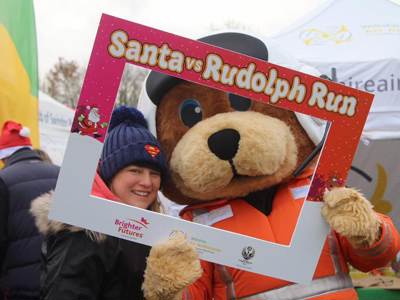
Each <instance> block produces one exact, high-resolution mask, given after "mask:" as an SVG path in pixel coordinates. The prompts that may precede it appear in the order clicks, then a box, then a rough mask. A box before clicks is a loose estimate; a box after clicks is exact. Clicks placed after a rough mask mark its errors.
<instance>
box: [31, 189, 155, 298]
mask: <svg viewBox="0 0 400 300" xmlns="http://www.w3.org/2000/svg"><path fill="white" fill-rule="evenodd" d="M50 202H51V195H47V196H43V197H40V198H38V199H37V200H35V201H34V203H33V204H32V213H33V214H34V215H35V218H36V224H37V226H38V227H39V230H40V231H41V232H42V233H43V234H44V235H45V236H46V238H45V241H44V243H43V247H42V254H43V264H42V273H41V279H40V281H41V299H43V300H64V299H65V300H67V299H68V300H71V299H84V300H92V299H93V300H94V299H96V300H100V299H101V300H106V299H107V300H108V299H115V300H121V299H122V300H125V299H127V300H128V299H139V300H140V299H143V294H142V291H141V286H142V283H143V273H144V270H145V267H146V258H147V256H148V254H149V250H150V247H148V246H145V245H141V244H137V243H134V242H130V241H125V240H122V239H118V238H114V237H110V236H106V235H103V234H100V233H95V232H92V231H88V230H85V229H81V228H78V227H74V226H70V225H66V224H63V223H60V222H56V221H49V220H48V219H47V213H48V207H49V203H50Z"/></svg>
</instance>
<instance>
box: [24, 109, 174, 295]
mask: <svg viewBox="0 0 400 300" xmlns="http://www.w3.org/2000/svg"><path fill="white" fill-rule="evenodd" d="M166 176H167V164H166V158H165V156H164V152H163V151H162V149H161V148H160V145H159V143H158V141H157V140H156V138H155V137H154V136H153V135H152V134H151V133H150V131H149V130H148V128H147V123H146V121H145V119H144V117H143V115H142V113H141V112H139V111H138V110H136V109H134V108H128V107H125V106H122V107H119V108H117V109H116V110H115V111H114V112H113V115H112V118H111V122H110V126H109V130H108V134H107V137H106V139H105V142H104V146H103V152H102V154H101V158H100V162H99V166H98V172H97V174H96V176H95V181H94V185H93V190H92V193H93V194H94V195H96V196H100V197H102V198H106V199H110V200H114V201H118V202H121V203H124V204H127V205H132V206H136V207H139V208H142V209H149V210H153V211H158V212H159V211H160V210H161V207H160V204H159V202H158V199H157V193H158V190H159V189H160V185H161V183H162V181H163V179H164V178H165V177H166ZM49 201H51V198H50V197H40V198H38V199H37V200H35V201H34V202H33V204H32V209H31V210H32V213H33V214H34V215H35V217H36V225H37V226H38V228H39V230H40V231H41V232H42V233H44V234H45V235H46V240H45V243H44V245H43V250H44V268H43V272H42V278H41V284H42V286H41V297H42V299H46V300H50V299H54V300H63V299H143V294H142V291H141V286H142V282H143V273H144V270H145V266H146V258H147V256H148V253H149V250H150V247H149V246H146V245H142V244H138V243H134V242H130V241H126V240H122V239H118V238H115V237H111V236H105V235H103V234H100V233H96V232H91V231H88V230H84V229H81V228H77V227H74V226H69V225H65V224H61V223H58V222H55V221H50V222H49V220H48V219H47V213H48V205H49ZM142 221H143V222H144V223H145V222H146V220H142Z"/></svg>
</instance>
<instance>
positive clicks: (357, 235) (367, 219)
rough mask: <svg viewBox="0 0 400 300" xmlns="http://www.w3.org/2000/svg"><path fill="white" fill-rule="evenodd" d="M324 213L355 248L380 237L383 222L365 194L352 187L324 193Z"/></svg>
mask: <svg viewBox="0 0 400 300" xmlns="http://www.w3.org/2000/svg"><path fill="white" fill-rule="evenodd" d="M324 202H325V204H324V206H323V208H322V215H323V216H324V218H325V220H326V221H327V222H328V224H329V225H330V226H331V227H332V229H333V230H335V231H336V232H337V233H339V234H340V235H341V236H344V237H346V238H347V239H348V241H349V242H350V243H351V245H352V246H353V247H355V248H365V247H369V246H371V245H372V244H374V243H375V242H376V241H377V240H379V238H380V230H381V224H380V221H379V218H378V216H377V215H376V213H375V212H374V210H373V209H372V205H371V203H370V202H369V201H368V200H367V199H365V198H364V196H363V195H362V194H361V193H359V192H358V191H356V190H355V189H351V188H344V187H341V188H334V189H332V190H331V191H328V192H326V193H325V194H324Z"/></svg>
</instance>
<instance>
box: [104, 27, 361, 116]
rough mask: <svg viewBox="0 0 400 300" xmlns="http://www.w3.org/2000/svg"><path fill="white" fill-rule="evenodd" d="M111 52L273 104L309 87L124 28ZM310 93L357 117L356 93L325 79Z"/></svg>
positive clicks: (315, 100) (322, 104)
mask: <svg viewBox="0 0 400 300" xmlns="http://www.w3.org/2000/svg"><path fill="white" fill-rule="evenodd" d="M108 52H109V54H110V55H111V56H112V57H114V58H124V59H126V60H127V61H130V62H135V63H138V64H142V65H144V66H146V65H147V66H151V67H154V66H156V67H159V68H160V69H162V70H169V71H170V72H174V73H178V74H180V73H182V72H183V71H184V70H187V71H194V72H196V73H201V77H202V78H203V79H204V80H212V81H214V82H217V83H220V84H223V85H227V86H236V87H238V88H239V89H245V90H248V91H252V92H254V93H264V94H265V95H267V96H269V99H270V100H269V101H270V102H271V103H273V104H275V103H277V102H278V101H280V100H283V99H286V100H288V101H292V102H293V101H294V102H295V103H299V104H300V103H303V101H304V100H305V98H306V95H307V86H306V85H305V84H304V83H302V82H301V79H300V77H299V76H294V77H293V79H292V81H291V82H290V81H289V80H287V79H285V78H282V77H280V76H279V73H278V69H277V68H274V67H271V68H270V69H269V71H268V74H267V73H265V72H260V71H257V70H256V64H255V63H249V64H248V65H247V67H238V66H233V65H229V64H227V63H225V62H224V60H223V58H222V57H221V56H219V55H218V54H214V53H210V54H208V55H207V56H206V58H205V59H204V60H202V59H199V58H195V57H190V56H186V55H185V54H184V53H183V52H182V51H179V50H173V49H171V48H170V47H169V46H168V44H166V43H165V44H162V45H161V46H157V45H154V44H150V43H141V42H140V41H138V40H135V39H129V36H128V34H127V33H126V32H125V31H123V30H116V31H114V32H113V33H112V34H111V37H110V44H109V46H108ZM309 94H310V96H309V97H308V99H307V103H308V105H309V106H318V107H319V108H320V109H324V110H326V111H329V112H334V113H338V114H340V115H347V116H349V117H352V116H354V114H355V112H356V106H357V99H356V98H355V97H354V96H348V95H342V94H340V93H335V92H333V91H330V90H329V88H328V86H327V85H326V84H325V83H324V82H322V81H314V82H313V84H312V86H311V92H310V93H309Z"/></svg>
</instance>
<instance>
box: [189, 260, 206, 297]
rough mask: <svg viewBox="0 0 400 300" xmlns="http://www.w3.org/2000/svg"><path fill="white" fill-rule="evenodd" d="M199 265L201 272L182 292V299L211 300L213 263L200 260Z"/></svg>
mask: <svg viewBox="0 0 400 300" xmlns="http://www.w3.org/2000/svg"><path fill="white" fill-rule="evenodd" d="M201 267H202V268H203V274H202V275H201V277H200V278H199V279H197V280H196V281H195V282H194V283H193V284H192V285H190V286H189V287H187V288H186V290H185V291H184V292H183V299H184V300H212V293H213V287H212V281H213V273H214V265H213V264H212V263H210V262H207V261H203V260H202V261H201Z"/></svg>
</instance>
